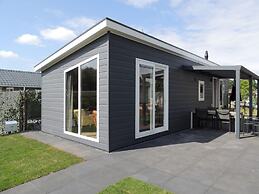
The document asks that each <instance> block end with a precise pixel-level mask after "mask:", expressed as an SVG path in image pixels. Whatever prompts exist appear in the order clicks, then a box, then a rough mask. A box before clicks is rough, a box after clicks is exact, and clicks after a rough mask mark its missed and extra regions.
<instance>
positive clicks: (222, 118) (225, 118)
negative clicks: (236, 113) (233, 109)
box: [217, 109, 231, 132]
mask: <svg viewBox="0 0 259 194" xmlns="http://www.w3.org/2000/svg"><path fill="white" fill-rule="evenodd" d="M217 121H218V127H220V129H222V126H223V124H224V125H226V124H227V125H228V131H229V132H231V118H230V112H229V110H226V109H222V110H217Z"/></svg>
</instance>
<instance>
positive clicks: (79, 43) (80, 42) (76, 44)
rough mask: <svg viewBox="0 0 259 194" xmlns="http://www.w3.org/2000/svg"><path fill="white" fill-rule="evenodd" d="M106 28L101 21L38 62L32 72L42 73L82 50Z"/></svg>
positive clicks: (104, 23)
mask: <svg viewBox="0 0 259 194" xmlns="http://www.w3.org/2000/svg"><path fill="white" fill-rule="evenodd" d="M106 27H107V20H103V21H101V22H100V23H99V24H97V25H96V26H94V27H93V28H91V29H90V30H88V31H86V32H85V33H84V34H82V35H81V36H79V37H77V38H76V39H74V40H73V41H71V42H70V43H68V44H67V45H65V46H64V47H63V48H61V49H60V50H58V51H57V52H55V53H54V54H53V55H50V56H49V57H48V58H46V59H45V60H43V61H42V62H40V63H39V64H38V65H36V66H35V67H34V71H42V70H44V69H46V68H48V67H50V66H51V65H53V64H55V63H57V62H58V61H59V60H61V59H63V58H64V57H66V56H68V55H69V54H71V53H73V52H75V51H76V50H78V49H80V48H82V47H83V46H84V45H86V44H85V43H86V42H87V43H88V44H89V43H90V42H91V41H93V40H95V39H96V36H97V34H101V33H100V32H101V31H103V30H105V28H106ZM105 32H106V31H105Z"/></svg>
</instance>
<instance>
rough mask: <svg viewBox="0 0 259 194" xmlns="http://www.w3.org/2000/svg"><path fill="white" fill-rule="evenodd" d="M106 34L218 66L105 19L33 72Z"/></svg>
mask: <svg viewBox="0 0 259 194" xmlns="http://www.w3.org/2000/svg"><path fill="white" fill-rule="evenodd" d="M108 32H111V33H114V34H117V35H120V36H123V37H125V38H128V39H131V40H134V41H137V42H140V43H142V44H145V45H148V46H151V47H154V48H156V49H160V50H163V51H165V52H168V53H172V54H174V55H177V56H180V57H182V58H185V59H188V60H191V61H193V62H195V63H198V64H200V65H206V66H218V64H216V63H214V62H211V61H209V60H205V59H204V58H202V57H200V56H198V55H195V54H193V53H190V52H188V51H186V50H183V49H181V48H178V47H176V46H173V45H171V44H169V43H167V42H164V41H162V40H159V39H157V38H155V37H153V36H150V35H148V34H145V33H143V32H140V31H138V30H136V29H133V28H131V27H128V26H126V25H124V24H121V23H119V22H116V21H114V20H111V19H110V18H105V19H104V20H102V21H100V22H99V23H97V24H96V25H95V26H93V27H92V28H90V29H89V30H87V31H86V32H84V33H83V34H81V35H80V36H78V37H77V38H75V39H74V40H72V41H71V42H69V43H68V44H66V45H65V46H64V47H62V48H61V49H59V50H58V51H56V52H55V53H53V54H52V55H50V56H49V57H47V58H46V59H44V60H43V61H41V62H40V63H39V64H37V65H36V66H35V67H34V71H44V70H45V69H47V68H49V67H51V66H52V65H54V64H56V63H57V62H59V61H60V60H62V59H64V58H65V57H67V56H69V55H70V54H72V53H74V52H75V51H77V50H79V49H80V48H82V47H84V46H85V45H87V44H89V43H91V42H92V41H94V40H96V39H98V38H99V37H101V36H102V35H104V34H106V33H108Z"/></svg>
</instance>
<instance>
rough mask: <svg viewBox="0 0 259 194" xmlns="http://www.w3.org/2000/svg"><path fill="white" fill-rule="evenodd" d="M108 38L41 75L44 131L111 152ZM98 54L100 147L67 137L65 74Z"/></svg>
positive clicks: (71, 56) (97, 41) (79, 51)
mask: <svg viewBox="0 0 259 194" xmlns="http://www.w3.org/2000/svg"><path fill="white" fill-rule="evenodd" d="M108 45H109V41H108V36H107V35H104V36H102V37H101V38H99V39H97V40H96V41H94V42H92V43H91V44H89V45H87V46H85V47H83V48H81V49H80V50H78V51H77V52H75V53H73V54H72V55H70V56H69V57H67V58H65V59H63V60H62V61H60V62H58V63H57V64H55V65H54V66H52V67H51V68H48V69H47V70H46V71H43V72H42V130H43V131H45V132H48V133H52V134H56V135H58V136H62V137H65V138H68V139H71V140H75V141H79V142H81V143H85V144H88V145H92V146H95V147H98V148H100V149H104V150H107V151H108V150H109V144H108V143H109V139H108V138H109V135H108V102H109V101H108V97H109V96H108V92H109V88H108V87H109V86H108V65H109V63H108V61H109V59H108V57H109V55H108ZM96 54H99V57H100V61H99V63H100V79H99V80H100V106H99V108H100V116H99V118H100V120H99V121H100V122H99V123H100V124H99V130H100V139H99V143H96V142H92V141H88V140H84V139H81V138H77V137H73V136H70V135H66V134H64V132H63V131H64V70H66V69H67V68H69V67H71V66H74V65H76V64H77V63H79V62H81V61H83V60H85V59H87V58H89V57H91V56H93V55H96Z"/></svg>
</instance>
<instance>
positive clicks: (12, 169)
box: [0, 134, 83, 191]
mask: <svg viewBox="0 0 259 194" xmlns="http://www.w3.org/2000/svg"><path fill="white" fill-rule="evenodd" d="M82 160H83V159H81V158H78V157H76V156H74V155H72V154H69V153H66V152H63V151H60V150H58V149H56V148H53V147H51V146H49V145H47V144H43V143H40V142H38V141H36V140H32V139H29V138H26V137H24V136H22V135H19V134H15V135H8V136H0V191H3V190H6V189H9V188H12V187H14V186H16V185H19V184H22V183H25V182H28V181H30V180H33V179H36V178H39V177H41V176H44V175H47V174H49V173H51V172H56V171H58V170H61V169H64V168H66V167H68V166H70V165H72V164H76V163H79V162H81V161H82Z"/></svg>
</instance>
